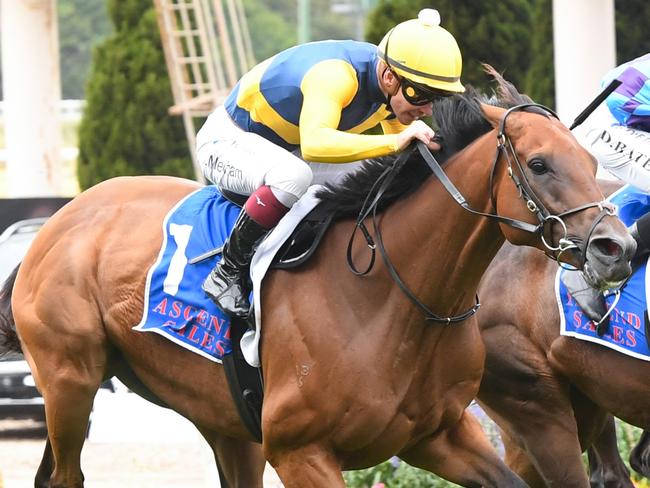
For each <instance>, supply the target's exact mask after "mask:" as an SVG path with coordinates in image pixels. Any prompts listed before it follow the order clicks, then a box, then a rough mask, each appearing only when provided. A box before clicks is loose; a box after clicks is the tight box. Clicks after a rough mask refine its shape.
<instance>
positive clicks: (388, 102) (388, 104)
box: [381, 65, 400, 114]
mask: <svg viewBox="0 0 650 488" xmlns="http://www.w3.org/2000/svg"><path fill="white" fill-rule="evenodd" d="M388 70H391V68H390V66H388V65H386V67H385V68H384V71H382V72H381V77H382V79H383V78H384V75H385V74H386V71H388ZM391 71H393V70H391ZM393 74H394V73H393ZM395 79H396V80H397V83H400V81H399V78H398V77H397V76H395ZM398 90H399V85H398ZM386 93H387V95H386V108H387V109H388V111H389V112H390V113H393V114H394V113H395V111H394V110H393V107H391V105H390V100H391V98H393V95H391V93H390V92H389V91H388V90H386ZM395 93H397V92H395Z"/></svg>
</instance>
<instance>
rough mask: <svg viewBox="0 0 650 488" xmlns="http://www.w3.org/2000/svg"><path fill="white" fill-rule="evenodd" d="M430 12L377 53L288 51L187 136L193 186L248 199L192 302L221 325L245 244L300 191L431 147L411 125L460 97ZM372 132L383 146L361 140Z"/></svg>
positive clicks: (450, 41) (233, 308) (317, 48)
mask: <svg viewBox="0 0 650 488" xmlns="http://www.w3.org/2000/svg"><path fill="white" fill-rule="evenodd" d="M439 24H440V15H439V14H438V12H437V11H436V10H433V9H424V10H422V11H421V12H420V14H419V16H418V18H417V19H412V20H408V21H406V22H402V23H401V24H399V25H397V26H396V27H394V28H393V29H391V30H390V31H389V32H388V33H387V34H386V35H385V37H384V38H383V40H382V41H381V43H380V44H379V46H378V47H377V46H374V45H372V44H368V43H365V42H357V41H320V42H312V43H308V44H303V45H299V46H295V47H293V48H290V49H287V50H286V51H283V52H281V53H279V54H277V55H276V56H274V57H272V58H270V59H268V60H266V61H264V62H262V63H260V64H258V65H257V66H255V67H254V68H253V69H252V70H251V71H249V72H248V73H247V74H245V75H244V76H243V77H242V78H241V79H240V80H239V82H238V83H237V85H236V86H235V88H234V89H233V91H232V93H231V94H230V95H229V96H228V98H227V99H226V101H225V103H224V106H222V107H219V108H217V109H216V110H215V111H214V112H213V113H212V114H211V115H210V116H209V117H208V119H207V120H206V122H205V124H204V125H203V127H202V128H201V130H200V131H199V133H198V134H197V156H198V161H199V163H200V165H201V167H202V170H203V173H204V175H205V177H206V178H207V179H208V180H209V181H211V182H212V183H214V184H215V185H216V186H217V187H218V188H219V189H220V190H221V191H223V192H225V193H226V194H227V193H231V194H232V193H234V194H237V195H240V196H244V197H248V198H247V200H246V203H245V204H244V205H243V208H242V211H241V214H240V215H239V217H238V218H237V221H236V222H235V226H234V228H233V230H232V233H231V235H230V237H229V238H228V240H227V241H226V243H225V244H224V248H223V257H222V259H221V261H220V262H219V264H218V265H217V266H216V267H215V268H214V270H213V271H212V272H211V273H210V275H209V276H208V277H207V278H206V280H205V282H204V283H203V290H204V291H205V292H206V293H207V294H208V295H209V296H210V297H211V298H212V300H214V302H215V303H216V304H217V305H218V306H219V308H220V309H221V310H222V311H223V312H224V313H226V314H228V315H230V316H237V317H242V316H246V315H247V314H248V312H249V308H250V304H249V301H248V295H249V293H250V287H251V285H250V279H249V266H250V260H251V258H252V255H253V252H254V250H255V248H256V246H257V244H258V243H259V242H260V241H261V240H262V238H263V237H264V236H265V235H266V234H267V233H268V232H269V230H270V229H272V228H273V227H274V226H275V225H276V224H277V223H278V221H279V220H280V218H281V217H282V216H283V215H284V214H285V213H286V212H287V211H288V210H289V208H290V207H291V206H292V205H293V204H294V203H296V201H297V200H298V199H299V198H300V197H301V196H302V195H303V194H304V193H305V192H306V191H307V188H308V187H309V185H311V184H312V183H325V182H333V181H337V180H338V179H340V177H341V176H342V175H344V174H345V173H347V172H350V171H352V170H354V169H356V168H358V167H359V164H360V163H359V160H362V159H365V158H373V157H378V156H385V155H389V154H395V153H397V152H399V151H401V150H403V149H404V148H406V147H407V146H408V145H409V144H410V143H411V142H412V141H413V140H414V139H419V140H421V141H423V142H424V143H426V144H427V145H428V146H429V148H430V149H431V150H434V151H436V150H439V149H440V146H439V145H438V144H437V143H436V142H435V141H434V140H433V137H434V132H433V130H432V129H431V127H429V126H428V125H427V124H425V123H424V122H423V121H421V120H419V119H420V118H421V117H424V116H430V115H431V114H432V102H433V101H434V100H435V99H436V98H438V97H443V96H448V95H452V94H454V93H460V92H463V91H464V88H463V85H462V84H461V82H460V74H461V66H462V60H461V54H460V50H459V48H458V44H457V43H456V40H455V39H454V37H453V36H452V35H451V34H450V33H449V32H448V31H446V30H445V29H443V28H442V27H440V25H439ZM378 124H381V127H382V130H383V134H377V135H370V134H363V132H365V131H367V130H368V129H370V128H372V127H374V126H376V125H378Z"/></svg>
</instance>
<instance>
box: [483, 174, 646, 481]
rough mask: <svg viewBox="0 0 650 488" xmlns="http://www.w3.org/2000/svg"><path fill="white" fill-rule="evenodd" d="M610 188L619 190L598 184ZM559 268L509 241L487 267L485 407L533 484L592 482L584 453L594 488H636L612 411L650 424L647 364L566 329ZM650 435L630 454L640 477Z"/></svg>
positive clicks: (513, 463) (514, 462) (516, 465)
mask: <svg viewBox="0 0 650 488" xmlns="http://www.w3.org/2000/svg"><path fill="white" fill-rule="evenodd" d="M601 186H602V187H603V191H604V192H605V194H611V193H613V191H614V190H615V189H617V188H619V187H620V186H621V184H620V183H618V182H611V181H609V182H601ZM556 271H557V266H556V265H555V263H553V262H551V261H549V260H548V258H547V257H546V256H544V254H542V253H540V252H538V251H536V250H533V249H530V248H528V249H525V248H519V247H514V246H511V245H508V244H506V245H505V246H503V247H502V248H501V250H500V251H499V253H498V254H497V256H496V258H495V259H494V261H493V262H492V264H491V265H490V267H489V268H488V270H487V272H486V273H485V276H484V277H483V280H482V282H481V285H480V287H479V293H480V294H481V296H482V297H483V299H484V300H485V302H484V303H485V305H484V307H482V309H481V313H480V314H478V315H479V316H478V319H479V324H480V328H481V334H482V337H483V340H484V341H485V346H486V350H487V356H486V365H485V373H484V376H483V380H482V382H481V387H480V390H479V395H478V399H479V403H480V404H481V406H483V408H485V410H486V411H487V412H488V413H489V415H490V417H492V418H493V419H494V420H495V421H496V422H497V424H498V425H499V427H500V428H501V429H502V430H503V436H502V437H503V438H504V444H505V447H506V463H507V464H508V465H509V466H510V467H511V468H512V469H513V470H514V471H515V472H517V473H518V474H519V475H520V476H522V477H523V478H524V480H526V482H527V483H528V484H529V485H530V486H532V487H546V486H562V487H566V488H573V487H576V488H577V487H580V488H584V487H588V486H590V485H589V481H588V479H587V474H586V472H585V469H584V465H583V462H582V458H581V452H582V451H584V450H585V449H587V448H588V447H590V446H594V447H595V449H593V450H592V449H590V451H589V457H590V466H592V468H593V467H597V468H598V469H600V470H601V471H602V470H603V469H604V472H601V474H599V475H598V476H596V479H598V480H599V481H597V482H595V483H593V484H592V485H595V486H599V487H607V488H631V487H632V486H633V485H632V483H631V481H630V480H629V472H628V471H627V468H626V467H625V466H624V464H623V463H622V461H621V460H620V457H619V455H618V451H617V445H616V432H615V430H614V420H613V418H612V417H611V415H609V413H611V414H613V415H615V416H616V417H619V418H621V419H622V420H624V421H626V422H628V423H630V424H632V425H635V426H638V427H641V428H643V429H648V428H650V386H649V384H648V380H647V378H648V375H649V374H650V363H648V362H646V361H640V360H637V359H634V358H632V357H630V356H626V355H623V354H621V353H618V352H616V351H613V350H611V349H609V348H605V347H602V346H600V345H597V344H593V343H587V342H585V341H581V340H577V339H574V338H570V337H566V336H561V335H560V316H559V311H558V307H557V302H556V298H555V291H554V286H555V285H554V284H555V274H556ZM647 441H648V438H647V436H646V435H644V436H642V438H641V440H640V443H639V445H638V446H637V448H636V449H635V450H634V451H633V452H632V456H631V461H632V466H633V467H635V469H637V470H638V471H640V472H641V473H644V472H648V471H647V469H644V468H645V466H646V465H647V462H646V461H644V459H643V453H644V450H647Z"/></svg>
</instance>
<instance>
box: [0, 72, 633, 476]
mask: <svg viewBox="0 0 650 488" xmlns="http://www.w3.org/2000/svg"><path fill="white" fill-rule="evenodd" d="M490 73H491V74H492V75H493V77H494V78H495V79H496V81H497V83H498V86H499V96H498V99H496V98H493V99H488V97H487V96H484V95H479V94H477V93H476V92H472V91H470V92H468V94H465V95H459V96H455V97H453V98H452V99H449V100H445V101H444V102H442V103H441V104H440V106H438V107H436V112H437V114H438V115H437V121H438V124H439V125H440V131H439V132H440V134H441V135H442V137H443V138H444V143H443V145H444V148H445V150H444V151H443V152H442V153H441V154H440V155H439V156H440V159H441V160H444V161H445V169H444V172H445V173H446V174H447V175H448V177H445V176H443V175H442V174H440V172H441V170H439V171H438V173H437V174H438V176H437V177H434V176H432V175H431V171H432V170H431V169H429V166H428V164H425V160H426V161H429V160H430V154H429V158H427V152H426V151H422V152H421V153H418V152H412V153H410V156H409V159H408V160H407V161H406V164H404V165H403V167H402V170H401V172H400V174H399V175H398V177H397V178H394V179H393V184H391V185H388V184H387V185H386V188H384V189H385V192H384V195H385V198H383V199H380V202H379V203H380V205H379V207H378V208H376V211H375V212H374V215H370V214H368V215H365V214H364V216H363V217H364V218H360V219H357V220H359V222H357V220H355V218H354V216H355V215H356V213H357V212H358V210H359V207H360V202H361V201H363V199H364V198H365V196H366V194H367V192H368V189H369V188H370V187H371V186H372V185H373V184H374V183H375V182H376V181H377V177H378V175H379V174H382V173H383V172H384V170H385V169H386V167H387V166H388V165H390V164H393V163H396V162H397V161H398V160H399V159H397V160H396V159H395V158H384V159H381V160H379V161H375V162H374V163H373V162H369V163H368V165H367V167H366V169H365V170H363V171H361V172H359V173H358V174H355V175H351V176H350V177H349V178H348V180H347V181H346V182H345V183H344V184H343V186H342V187H341V188H330V189H329V190H328V191H326V192H323V194H322V198H323V200H324V201H325V205H327V206H329V207H330V208H331V209H332V211H336V212H338V215H339V216H340V218H338V220H336V222H334V223H333V225H332V226H331V228H330V230H329V231H328V233H327V235H326V236H325V237H324V239H323V241H322V243H321V245H320V247H319V249H318V250H317V251H316V253H315V254H314V256H313V257H312V258H311V260H310V261H308V262H307V263H306V264H305V265H303V266H302V267H300V268H297V269H292V270H272V271H271V272H270V273H269V274H268V276H267V277H266V278H265V281H264V287H263V290H262V302H263V303H264V304H265V307H264V308H263V310H262V323H263V334H262V341H261V362H262V373H263V379H264V404H263V410H262V432H263V441H262V449H261V450H260V449H259V447H258V444H256V443H254V442H253V437H252V435H251V434H249V432H248V431H247V430H246V428H245V426H244V424H243V423H242V421H241V419H240V418H239V416H238V413H237V411H236V409H235V404H234V402H233V400H232V398H231V397H230V394H229V389H228V386H227V383H226V378H225V375H224V371H223V368H222V367H221V365H219V364H218V363H214V362H211V361H209V360H207V359H205V358H202V357H199V356H197V355H195V354H192V353H190V352H188V351H187V350H185V349H183V348H180V347H178V346H176V345H174V344H173V343H171V342H170V341H167V340H165V339H164V338H162V337H159V336H158V335H157V334H140V333H137V332H134V331H133V330H132V327H133V326H134V325H135V324H137V323H138V322H139V320H140V318H141V315H142V313H143V288H144V284H145V277H146V274H147V271H148V269H149V267H150V266H151V265H152V264H153V263H154V261H155V260H156V256H157V253H158V250H159V248H160V245H161V241H162V236H161V223H162V221H163V219H164V217H165V215H166V214H167V212H168V211H169V210H170V209H171V208H172V207H173V206H174V205H175V204H176V202H178V201H179V200H180V199H181V198H183V197H184V196H186V195H187V194H189V193H190V192H192V191H194V190H196V189H197V187H198V185H197V184H196V183H194V182H190V181H186V180H181V179H175V178H170V177H121V178H116V179H112V180H108V181H106V182H103V183H100V184H98V185H97V186H95V187H93V188H91V189H89V190H87V191H85V192H83V193H82V194H80V195H79V196H77V197H76V198H75V199H74V200H73V201H72V202H70V203H69V204H68V205H66V206H65V207H64V208H63V209H62V210H60V211H59V212H58V213H57V214H55V215H54V216H53V217H52V218H51V219H50V220H49V221H48V222H47V223H46V224H45V225H44V226H43V228H42V230H41V231H40V232H39V234H38V235H37V237H36V239H35V240H34V242H33V244H32V246H31V248H30V250H29V252H28V253H27V255H26V257H25V259H24V261H23V262H22V264H21V265H20V267H19V268H18V269H17V270H16V271H15V272H14V274H13V275H12V276H11V277H10V278H9V280H8V281H7V283H6V284H5V286H4V289H3V294H2V298H1V303H0V310H2V316H3V317H4V321H3V323H2V326H1V327H0V330H2V333H3V334H2V336H3V340H2V348H3V349H4V350H6V349H13V350H18V349H22V351H23V352H24V354H25V357H26V359H27V361H28V362H29V364H30V367H31V368H32V372H33V374H34V379H35V381H36V384H37V386H38V388H39V389H40V391H41V393H42V394H43V397H44V399H45V408H46V417H47V430H48V438H47V442H46V446H45V452H44V455H43V459H42V461H41V464H40V467H39V470H38V472H37V474H36V482H35V485H36V486H37V487H56V488H63V487H65V488H70V487H80V486H83V479H84V477H83V474H82V471H81V467H80V452H81V449H82V445H83V441H84V434H85V430H86V425H87V422H88V415H89V413H90V410H91V406H92V402H93V397H94V395H95V393H96V391H97V389H98V387H99V385H100V384H101V383H102V381H104V380H105V379H106V378H109V377H112V376H116V377H118V378H120V379H121V380H122V381H123V382H124V383H125V384H126V385H127V386H129V387H131V389H133V390H134V391H136V392H137V393H139V394H141V395H143V396H144V397H145V398H148V399H151V400H153V401H155V402H157V403H160V404H164V405H166V406H168V407H170V408H172V409H174V410H175V411H177V412H178V413H180V414H181V415H183V416H184V417H186V418H188V419H189V420H190V421H191V422H193V423H194V425H195V426H196V427H197V428H198V430H199V431H200V432H201V433H202V435H203V437H205V439H206V440H207V441H208V443H209V444H210V445H211V446H212V449H213V451H214V453H215V457H216V458H217V461H218V464H219V465H220V466H221V468H222V471H223V474H224V477H225V479H226V481H227V484H228V486H234V487H246V488H250V487H259V486H261V478H262V477H261V473H262V469H263V466H264V460H265V459H268V461H269V462H270V463H271V464H272V465H273V466H274V468H275V469H276V471H277V473H278V475H279V476H280V478H281V479H282V481H283V483H284V485H285V486H286V487H288V488H310V487H328V488H334V487H340V488H343V487H344V486H345V485H344V481H343V477H342V474H341V470H347V469H357V468H363V467H367V466H372V465H375V464H378V463H379V462H381V461H383V460H385V459H388V458H389V457H390V456H392V455H399V456H400V457H401V458H402V459H404V460H405V461H406V462H408V463H410V464H412V465H414V466H417V467H421V468H424V469H427V470H429V471H432V472H434V473H436V474H438V475H440V476H442V477H444V478H446V479H448V480H451V481H453V482H455V483H457V484H459V485H462V486H468V487H478V486H485V487H499V488H504V487H521V486H525V484H524V483H523V481H522V480H521V479H520V478H519V477H518V476H516V475H514V474H513V473H512V472H511V471H510V470H509V469H507V467H506V465H505V464H504V463H503V462H502V461H501V459H500V458H499V457H498V455H497V453H496V452H495V451H494V449H493V448H492V447H491V445H490V444H489V441H488V440H487V438H486V437H485V435H484V434H483V433H482V430H481V428H480V426H479V424H478V422H477V421H476V420H475V419H474V418H473V417H471V416H470V415H469V414H468V413H466V412H465V407H466V406H467V405H468V404H469V403H470V401H471V400H472V399H473V398H474V397H475V395H476V393H477V391H478V388H479V383H480V380H481V376H482V373H483V363H484V358H485V351H484V345H483V341H482V339H481V336H480V331H479V328H478V322H477V320H476V317H475V316H474V315H473V312H474V311H475V310H476V308H477V305H476V302H475V300H476V291H477V288H478V285H479V280H480V278H481V277H482V275H483V273H484V272H485V270H486V269H487V267H488V265H489V263H490V262H491V261H492V259H493V257H494V256H495V255H496V253H497V251H498V249H499V248H500V247H501V245H502V244H503V243H504V240H505V239H507V240H509V241H511V242H513V243H516V244H521V245H530V246H534V247H537V248H540V249H545V250H546V251H547V252H548V253H549V254H552V255H554V256H555V257H557V258H558V259H559V260H563V261H565V262H568V263H570V264H573V265H576V266H581V265H583V263H584V265H585V266H590V267H591V268H592V270H593V274H594V275H595V276H596V277H597V279H598V280H601V281H603V282H611V281H618V280H622V279H624V278H625V277H626V276H627V275H628V274H629V272H630V269H629V264H628V261H629V258H630V256H631V254H632V253H633V251H634V241H633V239H632V238H631V237H630V236H629V233H628V232H627V230H626V229H625V227H624V225H623V224H622V223H621V222H620V221H619V220H618V218H617V217H615V216H614V215H612V212H611V211H609V210H608V209H607V208H606V206H604V205H603V203H602V200H603V196H602V193H601V191H600V189H599V188H598V186H597V184H596V180H595V177H594V173H595V164H594V160H593V158H592V157H591V156H590V155H589V153H587V152H586V151H585V150H584V149H583V148H582V147H581V146H580V145H579V144H578V142H577V141H576V140H575V138H574V137H573V136H572V135H571V133H570V132H569V131H568V129H567V128H566V127H565V126H564V125H563V124H562V123H561V122H560V121H559V120H557V119H556V118H555V116H554V115H553V114H552V113H551V112H550V110H548V109H545V108H542V107H541V106H538V105H535V104H532V103H531V101H530V100H529V99H528V98H526V97H524V96H522V95H520V94H519V93H518V92H517V91H516V89H515V88H514V87H513V86H512V85H510V84H509V83H507V82H506V81H505V80H503V78H502V77H501V76H500V75H499V74H498V73H496V71H494V70H493V69H491V71H490ZM489 102H491V103H489ZM498 105H500V106H498ZM505 107H509V108H508V109H506V108H505ZM432 167H433V168H435V165H433V166H432ZM440 178H442V179H443V180H446V182H445V185H443V183H442V182H441V179H440ZM447 178H448V180H447ZM451 181H453V182H454V184H455V186H454V187H453V188H450V190H451V192H452V194H453V195H454V196H453V197H452V196H451V195H450V193H449V192H448V190H447V189H446V187H445V186H449V185H452V183H451ZM459 201H460V203H462V205H459V204H458V202H459ZM466 208H470V209H472V211H468V210H467V209H466ZM372 213H373V212H371V214H372ZM496 213H498V214H499V216H495V214H496ZM361 223H364V224H367V225H368V226H369V227H371V229H370V230H369V231H368V235H369V236H370V237H371V238H372V239H373V240H374V242H375V243H376V246H377V249H379V250H381V251H382V253H383V254H382V255H384V254H385V255H386V256H389V258H388V257H383V258H382V259H378V260H377V262H376V263H375V265H374V267H372V269H369V270H368V272H367V273H366V274H365V275H364V276H358V275H356V274H354V273H351V272H350V270H349V269H348V267H347V266H348V264H347V263H346V249H347V244H348V242H349V241H350V235H351V233H352V232H353V230H355V229H356V228H357V227H358V226H360V225H361ZM373 223H374V224H375V225H374V226H373ZM380 228H381V229H380ZM379 229H380V230H381V235H380V233H379ZM567 248H568V249H574V251H572V252H565V251H566V249H567ZM370 252H371V249H369V246H368V244H367V243H364V242H362V239H356V240H355V241H353V243H352V245H351V248H350V256H349V257H350V259H351V261H352V262H353V263H356V264H358V263H366V262H367V261H368V260H369V253H370ZM387 263H391V264H387ZM197 286H199V283H197Z"/></svg>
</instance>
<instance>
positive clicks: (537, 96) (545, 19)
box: [522, 0, 555, 108]
mask: <svg viewBox="0 0 650 488" xmlns="http://www.w3.org/2000/svg"><path fill="white" fill-rule="evenodd" d="M530 53H531V54H530V60H531V61H530V64H529V65H528V69H527V70H526V77H525V81H524V85H523V89H522V91H524V92H525V93H526V94H527V95H528V96H530V97H531V98H532V99H533V100H535V101H536V102H537V103H541V104H542V105H546V106H547V107H550V108H554V106H555V73H554V69H555V68H554V62H553V16H552V15H551V0H535V4H534V10H533V25H532V26H531V45H530Z"/></svg>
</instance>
